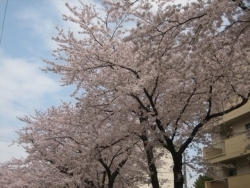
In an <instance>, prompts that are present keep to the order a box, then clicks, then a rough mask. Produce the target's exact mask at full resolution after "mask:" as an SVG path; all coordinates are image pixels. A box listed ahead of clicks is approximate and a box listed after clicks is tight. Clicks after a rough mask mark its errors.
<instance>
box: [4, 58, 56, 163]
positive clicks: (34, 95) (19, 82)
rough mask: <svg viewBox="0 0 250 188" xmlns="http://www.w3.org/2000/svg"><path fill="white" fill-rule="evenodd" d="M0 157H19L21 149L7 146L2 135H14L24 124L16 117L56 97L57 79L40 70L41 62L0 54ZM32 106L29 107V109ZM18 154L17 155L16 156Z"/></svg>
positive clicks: (39, 107)
mask: <svg viewBox="0 0 250 188" xmlns="http://www.w3.org/2000/svg"><path fill="white" fill-rule="evenodd" d="M0 59H1V64H0V91H1V92H0V106H1V108H0V146H1V147H0V148H1V149H0V155H1V156H0V159H1V161H0V162H2V161H3V160H5V159H10V157H11V156H15V157H18V156H20V152H21V153H22V154H23V153H24V151H23V149H20V148H19V149H18V148H17V147H16V146H13V147H7V145H8V144H9V143H6V142H3V141H2V139H1V138H2V137H7V138H16V134H15V131H16V130H17V129H18V128H20V127H21V126H23V125H24V123H22V122H20V121H19V120H17V118H16V117H17V116H18V117H20V116H23V115H25V114H31V113H33V112H32V111H31V110H33V109H35V108H37V109H41V108H44V106H45V104H44V101H45V100H52V99H53V98H57V97H58V96H57V95H58V93H59V92H60V91H61V87H60V86H59V84H58V82H56V81H55V80H53V79H52V78H50V77H49V76H48V74H45V73H44V72H42V71H41V70H40V69H39V67H40V66H43V65H42V62H41V60H40V62H39V61H32V62H29V61H28V60H25V59H20V58H11V57H6V56H4V55H3V53H0ZM30 109H31V110H30ZM15 154H17V155H15Z"/></svg>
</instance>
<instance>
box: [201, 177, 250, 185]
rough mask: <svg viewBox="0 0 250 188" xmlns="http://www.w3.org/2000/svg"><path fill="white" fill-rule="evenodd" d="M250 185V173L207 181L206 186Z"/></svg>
mask: <svg viewBox="0 0 250 188" xmlns="http://www.w3.org/2000/svg"><path fill="white" fill-rule="evenodd" d="M249 185H250V174H243V175H238V176H231V177H228V178H227V179H224V180H214V181H207V182H206V183H205V188H235V187H237V188H246V187H249Z"/></svg>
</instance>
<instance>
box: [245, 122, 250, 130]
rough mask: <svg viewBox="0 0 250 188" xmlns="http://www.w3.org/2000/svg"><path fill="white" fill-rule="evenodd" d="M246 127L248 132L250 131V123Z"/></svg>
mask: <svg viewBox="0 0 250 188" xmlns="http://www.w3.org/2000/svg"><path fill="white" fill-rule="evenodd" d="M245 126H246V130H247V131H250V123H248V124H246V125H245Z"/></svg>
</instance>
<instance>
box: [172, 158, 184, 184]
mask: <svg viewBox="0 0 250 188" xmlns="http://www.w3.org/2000/svg"><path fill="white" fill-rule="evenodd" d="M173 161H174V167H173V173H174V188H183V184H184V177H183V173H182V155H180V154H176V155H175V156H173Z"/></svg>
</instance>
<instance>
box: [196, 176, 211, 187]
mask: <svg viewBox="0 0 250 188" xmlns="http://www.w3.org/2000/svg"><path fill="white" fill-rule="evenodd" d="M212 180H213V178H210V177H208V176H205V175H199V177H198V178H197V179H196V181H195V182H194V188H205V182H206V181H212Z"/></svg>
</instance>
